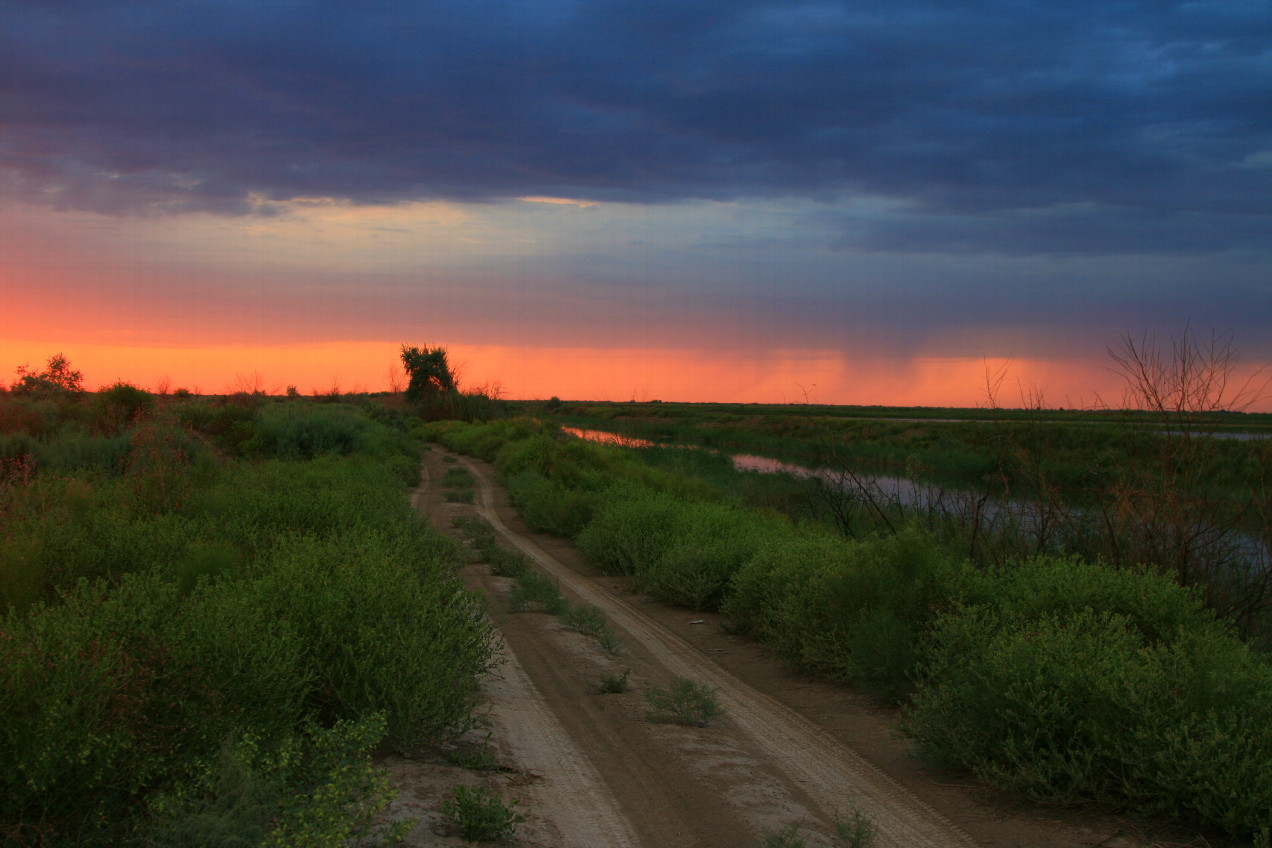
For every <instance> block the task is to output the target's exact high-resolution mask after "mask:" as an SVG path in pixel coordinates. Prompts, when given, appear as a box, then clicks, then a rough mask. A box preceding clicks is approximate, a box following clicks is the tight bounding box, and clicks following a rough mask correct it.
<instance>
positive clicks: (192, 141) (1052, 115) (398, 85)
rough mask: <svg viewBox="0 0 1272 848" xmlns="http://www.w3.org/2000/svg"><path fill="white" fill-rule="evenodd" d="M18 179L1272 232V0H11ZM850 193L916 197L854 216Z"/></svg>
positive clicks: (93, 203)
mask: <svg viewBox="0 0 1272 848" xmlns="http://www.w3.org/2000/svg"><path fill="white" fill-rule="evenodd" d="M0 18H2V19H3V20H4V21H5V25H4V26H3V27H2V28H0V191H4V192H6V193H8V194H9V195H10V196H11V197H16V198H20V199H22V200H24V201H27V202H37V203H41V204H48V205H52V206H54V207H57V208H69V209H81V210H92V211H97V212H107V213H111V214H129V215H134V214H135V215H156V214H173V213H180V212H189V211H213V212H218V213H224V214H231V215H245V214H253V215H262V214H269V213H270V212H271V211H272V210H275V209H276V208H277V206H276V205H277V204H282V203H286V202H288V201H292V200H295V199H297V198H336V199H341V200H348V201H352V202H354V203H368V204H370V203H375V204H383V203H395V202H401V201H422V200H431V199H442V200H451V201H479V202H484V201H499V200H503V199H507V198H513V197H521V196H548V197H566V198H575V199H583V200H601V201H625V202H633V203H641V204H665V203H676V202H681V201H692V200H736V199H755V198H779V197H783V198H789V197H798V198H806V199H813V200H820V201H825V202H826V203H827V209H826V216H827V220H826V222H824V225H825V226H829V227H831V228H832V229H833V230H834V231H835V235H834V236H833V237H832V242H833V243H834V244H836V245H837V246H839V247H841V248H843V249H850V250H855V251H913V250H916V249H920V250H929V251H936V252H955V253H957V252H966V251H973V252H986V251H988V252H998V253H1005V254H1009V255H1034V254H1064V255H1074V254H1085V255H1101V254H1112V253H1155V252H1165V253H1206V252H1214V251H1224V250H1264V249H1266V246H1267V245H1268V244H1269V243H1272V108H1269V104H1272V51H1270V50H1269V46H1268V45H1269V44H1272V15H1269V14H1268V10H1267V5H1266V2H1265V0H1225V1H1224V2H1164V0H1144V2H1134V1H1133V0H1132V1H1131V2H1120V3H1108V2H1106V0H1099V2H1095V0H1071V2H1065V3H1056V2H1032V3H1030V2H1026V3H1019V2H1012V3H1008V2H1003V0H976V2H970V3H957V4H955V3H940V2H918V0H897V2H892V3H888V4H878V3H866V2H821V3H815V2H808V3H789V2H786V3H784V2H749V1H748V0H734V1H733V2H720V0H705V2H698V1H697V0H639V2H637V0H622V1H621V2H620V0H607V1H605V2H598V0H592V1H591V2H588V1H587V0H576V1H575V2H571V0H538V2H530V1H529V0H467V2H464V3H419V2H359V3H347V2H334V0H333V2H227V0H217V2H188V3H172V2H168V0H155V2H128V3H123V2H90V0H64V1H63V0H59V1H58V2H51V1H50V0H39V2H15V1H14V0H7V2H0ZM846 197H855V198H876V199H879V200H880V201H882V202H886V204H888V205H889V210H890V211H889V212H888V213H887V214H881V215H872V216H859V215H846V216H845V215H844V214H843V212H842V209H840V207H839V206H837V205H836V203H837V202H838V201H840V200H842V199H843V198H846Z"/></svg>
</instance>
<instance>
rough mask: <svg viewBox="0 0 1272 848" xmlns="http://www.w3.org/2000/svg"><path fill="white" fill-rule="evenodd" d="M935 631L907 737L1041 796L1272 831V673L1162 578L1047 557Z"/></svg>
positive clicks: (1007, 576) (996, 584) (985, 591)
mask: <svg viewBox="0 0 1272 848" xmlns="http://www.w3.org/2000/svg"><path fill="white" fill-rule="evenodd" d="M967 597H968V600H967V603H965V604H963V605H960V606H959V607H957V608H955V609H953V610H951V611H949V612H948V613H947V614H946V615H944V616H943V617H942V618H941V619H940V620H939V621H937V622H936V624H935V626H934V627H933V630H932V636H931V639H930V641H929V643H928V645H929V647H928V649H927V651H926V653H925V657H924V661H923V665H922V671H921V682H920V685H919V688H918V691H917V693H916V694H915V697H914V700H913V701H912V703H911V704H910V706H909V710H908V719H907V730H908V732H909V733H910V734H911V735H912V736H913V737H914V738H915V739H916V741H917V742H918V745H919V747H920V750H922V751H924V752H926V753H928V754H929V755H931V756H933V757H936V758H939V759H941V760H945V761H948V762H951V763H954V764H956V765H960V766H964V767H967V768H970V769H971V770H973V771H975V772H976V773H977V774H978V775H979V776H981V777H982V778H983V779H985V780H986V781H988V782H990V783H992V784H994V785H996V786H999V787H1002V788H1004V789H1007V790H1010V791H1013V792H1017V793H1021V794H1024V795H1026V796H1028V797H1030V798H1034V799H1038V800H1044V801H1050V802H1058V803H1067V804H1072V803H1081V802H1095V803H1100V804H1113V805H1116V806H1118V807H1120V808H1124V809H1130V810H1134V811H1137V812H1140V813H1143V814H1145V815H1151V816H1166V817H1170V818H1174V819H1182V820H1186V821H1192V822H1196V823H1199V824H1203V825H1207V826H1219V827H1222V828H1223V829H1225V830H1226V831H1228V832H1229V833H1231V834H1233V835H1239V834H1250V833H1255V832H1257V831H1258V830H1259V829H1260V828H1266V827H1272V782H1269V781H1268V779H1267V774H1268V765H1269V763H1272V664H1269V663H1268V661H1267V658H1266V657H1265V656H1259V655H1255V654H1253V653H1251V652H1250V651H1249V650H1248V649H1247V648H1246V647H1245V646H1244V645H1243V644H1241V643H1240V642H1239V641H1238V640H1236V639H1235V638H1233V636H1232V634H1231V633H1230V632H1229V631H1228V630H1227V629H1226V628H1225V627H1224V626H1222V625H1221V624H1220V623H1219V622H1217V621H1216V620H1215V619H1214V617H1213V616H1212V615H1211V614H1210V613H1209V612H1207V611H1205V610H1203V608H1202V606H1201V603H1200V601H1199V600H1198V599H1197V598H1196V597H1195V596H1194V595H1193V594H1191V593H1189V592H1186V591H1184V590H1182V589H1180V588H1179V587H1178V586H1176V585H1175V584H1174V583H1172V582H1170V581H1169V580H1168V579H1166V578H1164V577H1160V576H1158V575H1154V574H1149V573H1146V572H1135V571H1113V570H1110V569H1107V568H1104V567H1101V566H1099V565H1094V564H1090V563H1082V562H1076V561H1072V560H1065V559H1055V558H1047V557H1040V558H1037V559H1034V560H1031V561H1028V562H1025V563H1019V564H1016V565H1013V566H1011V567H1006V568H999V569H995V570H992V571H990V572H987V573H984V574H978V575H976V577H975V578H974V579H973V580H972V585H971V587H970V588H969V591H968V596H967Z"/></svg>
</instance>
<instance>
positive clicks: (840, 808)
mask: <svg viewBox="0 0 1272 848" xmlns="http://www.w3.org/2000/svg"><path fill="white" fill-rule="evenodd" d="M454 464H459V465H461V466H462V467H464V468H466V469H467V470H468V471H470V472H471V473H472V475H473V477H474V480H475V482H476V486H475V495H476V497H475V503H474V504H472V505H461V504H450V503H447V502H446V501H445V499H444V497H443V496H442V492H441V489H440V486H439V485H438V481H439V480H440V479H441V476H442V474H443V473H444V471H445V469H446V468H447V467H451V465H454ZM415 502H416V505H417V507H418V508H419V509H420V510H421V512H422V513H424V514H425V515H427V516H428V518H429V520H430V521H431V522H432V523H434V524H435V526H437V527H438V528H439V529H442V530H444V531H447V532H453V527H452V518H453V517H455V516H456V515H472V514H479V515H480V516H482V517H483V518H485V519H486V520H487V521H488V522H489V523H490V524H491V525H492V526H493V527H494V528H495V530H496V531H497V533H498V534H499V535H500V537H501V542H502V544H504V545H505V546H507V547H510V548H515V549H517V550H519V551H521V552H522V553H524V554H525V555H526V556H528V557H529V558H531V559H532V560H533V561H534V563H535V565H536V567H537V568H539V569H540V570H541V571H543V572H544V573H546V574H548V575H550V576H551V577H553V578H554V579H555V580H557V581H558V583H559V585H560V587H561V590H562V593H563V594H564V595H565V596H566V597H567V598H569V599H570V600H571V602H573V603H585V604H590V605H592V606H594V607H597V608H598V609H600V610H601V611H603V612H604V613H605V615H606V617H607V619H608V622H609V626H610V628H611V629H612V631H613V632H614V633H615V634H616V635H617V636H618V638H619V640H620V642H621V645H620V647H619V648H618V649H617V650H605V649H603V648H602V647H601V646H600V645H598V644H597V641H596V640H595V639H594V638H591V637H586V636H583V635H581V634H579V633H575V632H572V631H570V630H567V629H566V628H565V627H564V626H563V625H562V624H561V623H560V622H559V621H558V620H557V619H556V618H554V617H552V616H549V615H546V614H542V613H529V612H523V613H511V612H509V608H508V605H507V600H506V599H507V595H508V589H509V583H510V581H508V580H506V579H504V578H498V577H493V576H491V575H490V574H489V571H488V569H487V568H486V567H485V566H481V565H475V566H471V567H470V568H469V569H467V572H466V575H465V576H466V579H467V580H468V581H469V583H470V585H473V586H476V587H480V588H481V589H482V590H483V591H484V592H485V593H486V595H487V597H488V598H489V599H490V602H491V611H492V616H494V617H495V619H496V621H497V622H498V624H499V626H500V628H501V630H502V632H503V635H504V643H505V644H504V649H503V663H502V665H501V667H500V669H499V671H498V672H497V673H496V674H495V675H493V676H492V677H491V678H490V679H489V680H487V681H486V682H485V683H484V684H483V686H482V695H483V698H484V700H485V702H486V703H487V704H488V707H487V710H486V712H485V714H484V716H483V718H482V720H481V722H480V723H479V725H478V727H477V728H476V729H475V730H474V731H473V732H472V733H470V734H469V736H468V739H467V742H466V745H465V746H463V747H461V748H460V749H459V750H458V751H457V752H456V754H457V756H452V757H451V760H450V761H449V762H442V761H439V760H438V759H437V758H434V759H432V760H428V759H424V760H416V759H412V760H406V759H401V758H390V759H389V760H388V761H387V765H388V766H389V768H390V772H391V775H392V777H393V779H394V780H395V781H396V782H397V783H399V785H401V786H402V792H401V795H400V796H399V800H398V801H397V802H396V803H395V806H394V810H393V814H394V815H395V816H401V817H412V818H415V819H417V820H418V821H419V822H420V824H419V826H418V827H416V828H415V830H414V831H413V832H412V834H411V835H410V837H409V838H408V844H410V845H416V846H436V845H451V844H462V840H460V839H459V838H458V836H457V835H456V834H453V833H450V832H449V830H448V828H447V826H446V825H445V822H444V819H443V817H442V816H441V815H440V813H439V806H440V800H441V799H442V798H444V797H447V796H448V795H449V794H450V792H451V789H452V787H453V786H455V785H458V784H461V783H462V784H466V785H469V786H482V787H485V788H487V789H490V790H491V791H494V792H496V793H497V794H499V795H500V796H501V797H504V798H506V799H510V798H516V799H517V800H518V802H519V803H518V806H517V809H518V810H520V811H522V812H523V813H524V815H525V816H526V821H525V822H524V823H523V824H521V825H520V827H519V828H518V830H517V832H516V836H515V839H514V841H515V843H516V844H519V845H527V846H571V848H573V847H574V846H578V848H597V847H598V846H633V848H634V847H635V846H642V848H671V847H672V846H677V847H678V846H686V848H690V847H691V846H760V845H763V844H765V840H766V839H768V840H774V839H776V838H777V836H776V835H777V834H779V833H780V832H782V831H783V829H787V833H788V835H789V836H790V837H791V838H792V841H788V842H778V843H776V844H779V845H794V844H797V842H796V841H794V840H795V839H800V840H803V842H802V843H798V844H804V845H807V846H809V848H814V846H837V845H844V844H846V843H845V842H843V841H841V840H840V839H839V838H838V836H837V824H838V823H841V822H847V821H848V820H850V819H851V818H852V816H853V815H854V813H855V812H859V813H860V814H861V815H863V816H864V817H865V818H867V819H868V820H869V821H870V822H872V823H873V825H874V826H875V828H876V829H877V838H876V840H875V842H874V844H875V845H877V846H880V847H881V848H892V846H897V847H898V848H954V846H973V845H980V846H984V848H1007V846H1026V845H1028V846H1040V848H1062V846H1063V848H1076V846H1080V845H1088V846H1093V845H1105V846H1113V848H1117V846H1119V845H1120V846H1131V845H1135V844H1137V843H1136V842H1134V841H1132V840H1130V839H1128V838H1127V837H1125V836H1123V835H1121V834H1120V833H1119V832H1118V831H1117V829H1116V826H1115V824H1113V823H1109V822H1098V823H1094V824H1093V823H1092V822H1086V823H1082V824H1081V825H1078V824H1074V823H1072V822H1066V823H1063V824H1062V823H1060V822H1056V821H1051V820H1049V819H1047V818H1045V817H1040V816H1037V815H1031V814H1029V813H1027V812H1022V811H1019V810H1015V811H1005V810H1000V809H994V808H991V807H988V806H986V805H985V804H984V803H981V801H980V799H979V796H978V795H977V794H976V791H975V789H974V788H972V787H969V786H966V785H963V784H960V783H957V782H955V783H945V784H942V783H939V782H937V781H936V780H934V779H933V778H932V776H930V775H928V774H926V773H924V772H923V771H921V770H920V768H919V767H918V766H917V765H916V764H915V763H914V762H912V761H911V760H910V759H909V758H908V757H907V756H906V754H905V748H904V745H903V744H902V743H901V742H899V741H898V740H897V739H896V738H895V737H894V735H893V734H892V733H891V732H890V730H889V727H890V723H891V720H892V716H891V715H890V714H889V713H888V712H887V711H886V710H881V709H879V708H877V707H874V706H872V705H870V704H869V703H868V702H865V701H864V700H862V699H860V698H858V697H856V696H854V695H852V693H850V692H847V691H845V690H843V689H842V688H839V687H833V686H829V685H826V684H822V683H818V682H814V681H809V680H805V679H802V678H800V677H799V676H798V675H795V674H793V673H791V672H789V671H787V670H785V669H783V668H782V667H781V666H780V665H779V664H778V663H776V662H774V660H773V659H772V658H770V657H768V656H767V655H766V654H765V652H764V651H762V650H761V649H759V648H758V647H756V646H754V645H751V644H748V643H746V642H744V641H743V640H740V639H738V638H736V637H734V636H732V635H730V634H729V633H728V632H727V631H726V630H725V629H724V627H723V622H722V621H721V620H719V618H718V617H714V616H707V615H702V614H698V613H690V612H688V611H685V610H679V609H675V608H670V607H666V606H663V605H661V604H656V603H653V602H650V601H649V600H648V599H645V598H643V597H641V596H639V595H634V594H631V593H630V592H628V591H627V590H626V589H625V587H624V586H623V584H622V582H621V581H619V580H616V579H614V578H605V577H601V576H598V575H597V574H595V573H594V572H593V571H592V570H591V569H590V568H589V567H588V566H587V565H586V564H585V563H584V562H583V561H582V560H581V559H580V557H579V556H578V554H577V552H575V551H574V549H573V547H572V546H571V545H569V544H568V543H565V542H562V541H560V540H557V539H552V538H549V537H544V536H539V535H534V534H531V533H529V532H528V531H526V530H525V528H524V526H523V525H522V524H521V522H520V521H519V519H518V518H517V517H516V515H515V513H514V512H513V511H512V510H511V508H510V507H509V506H508V504H507V501H506V498H505V497H504V495H503V493H502V491H501V490H500V489H499V488H498V487H497V486H496V485H495V483H494V475H493V471H492V469H491V468H490V466H489V465H487V464H485V463H480V462H475V461H472V460H469V459H467V458H464V457H451V458H446V457H444V455H443V454H442V452H441V451H438V450H434V451H432V452H430V454H429V455H428V457H427V459H426V462H425V466H424V476H423V479H422V481H421V484H420V487H419V489H418V490H417V491H416V493H415ZM624 672H626V673H627V683H628V686H627V689H626V691H624V692H622V693H616V694H601V692H600V688H599V683H600V681H602V680H603V679H605V678H617V677H618V676H621V675H623V674H624ZM678 676H682V677H688V678H691V679H693V680H695V681H698V682H700V683H703V684H706V685H708V686H710V687H713V688H714V689H716V690H717V691H718V698H719V702H720V705H721V706H722V707H723V708H724V714H723V717H722V718H720V719H717V720H716V721H714V722H713V723H712V724H710V725H709V726H707V727H702V728H695V727H682V726H679V725H675V724H666V723H656V722H653V721H650V720H649V719H648V718H647V717H646V710H647V706H646V702H645V699H644V697H643V695H644V693H645V692H647V691H648V690H649V689H650V687H654V686H665V685H666V684H668V682H669V681H670V680H671V679H672V678H673V677H678ZM474 763H476V764H477V765H478V767H477V768H474V767H473V765H474ZM465 766H468V767H465ZM795 828H798V832H797V835H796V831H795ZM769 844H773V843H772V842H770V843H769Z"/></svg>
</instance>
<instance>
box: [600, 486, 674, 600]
mask: <svg viewBox="0 0 1272 848" xmlns="http://www.w3.org/2000/svg"><path fill="white" fill-rule="evenodd" d="M683 509H684V505H683V504H682V503H680V502H678V501H677V500H676V499H675V498H674V497H671V496H670V495H666V494H663V493H661V492H656V491H654V490H652V489H649V488H647V487H645V486H641V485H638V484H632V483H620V484H616V485H614V486H613V487H611V488H610V489H608V490H607V491H606V492H605V493H604V495H603V497H602V500H601V502H600V503H599V505H598V506H597V510H596V514H595V515H594V516H593V518H592V521H591V522H590V523H589V524H588V525H587V526H586V527H584V528H583V530H582V532H580V533H579V534H578V536H577V538H576V539H575V541H576V543H577V544H578V547H579V551H581V552H582V554H583V555H584V556H585V557H587V559H588V560H589V561H590V562H591V563H592V564H594V565H595V566H596V567H597V568H599V569H600V570H601V571H603V572H605V573H606V574H613V575H619V576H623V577H640V576H642V575H643V574H644V573H645V572H646V571H647V570H648V569H649V568H650V567H651V566H653V565H654V563H656V562H657V561H658V560H659V559H660V558H661V557H662V556H663V554H664V553H666V551H667V549H668V548H669V547H670V545H671V543H672V540H673V539H674V538H676V536H677V535H678V533H679V530H680V523H681V517H682V513H683Z"/></svg>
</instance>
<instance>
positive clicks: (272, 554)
mask: <svg viewBox="0 0 1272 848" xmlns="http://www.w3.org/2000/svg"><path fill="white" fill-rule="evenodd" d="M297 409H299V407H297ZM302 411H303V410H302ZM287 414H288V415H289V416H290V415H295V414H298V413H297V412H289V413H287ZM324 415H325V413H319V414H318V415H317V416H316V418H318V419H321V418H323V416H324ZM176 420H179V418H178V417H174V418H171V419H165V421H164V422H163V426H164V427H168V428H173V426H174V425H173V424H172V422H173V421H176ZM236 420H238V419H236ZM244 420H246V419H244ZM148 426H150V425H149V424H146V423H143V424H140V425H138V427H137V428H134V430H132V431H131V432H130V434H129V438H130V452H129V457H128V463H127V466H126V470H125V471H124V473H123V474H122V475H120V476H111V475H110V474H108V473H104V472H103V471H101V470H98V471H94V472H91V473H87V474H84V475H83V476H78V477H73V478H54V477H52V476H43V475H41V474H39V473H38V472H37V473H36V475H35V476H34V477H32V478H31V479H29V480H23V481H19V482H18V483H17V484H12V483H6V485H7V486H8V487H9V488H7V489H6V491H5V493H4V494H5V498H6V500H5V501H4V503H3V504H0V507H3V511H2V512H0V521H3V522H4V524H3V527H0V530H2V531H3V533H4V545H3V547H2V548H0V551H2V554H0V555H2V556H3V559H4V563H3V564H4V565H5V566H6V568H5V569H4V572H3V574H4V580H3V581H0V589H3V591H4V600H5V601H7V602H8V612H7V614H6V615H5V617H4V618H3V619H2V620H0V713H2V714H3V715H4V717H5V721H4V722H3V724H2V725H0V839H2V840H3V841H4V842H5V844H15V845H35V844H82V845H90V846H91V845H115V844H121V843H126V842H132V841H148V842H150V843H153V844H158V845H181V844H199V845H215V844H221V845H245V844H247V845H279V846H281V845H299V844H303V845H331V846H342V845H345V844H347V843H348V840H349V838H350V837H351V836H353V835H355V834H356V833H361V832H363V829H364V828H365V827H366V825H367V821H368V816H369V815H371V813H373V812H374V811H375V810H377V809H379V808H380V807H382V805H383V803H384V802H385V801H386V800H387V798H388V797H389V791H388V788H387V785H386V784H385V782H384V780H383V776H382V775H380V774H379V772H377V771H376V770H375V769H373V768H372V767H371V766H370V759H369V758H370V754H371V752H372V750H374V749H376V748H377V747H379V746H381V745H384V744H386V743H388V744H391V745H394V746H396V747H401V748H405V747H413V746H416V745H419V744H422V743H427V742H429V741H432V740H434V739H437V738H440V737H444V736H446V735H448V734H450V733H452V732H455V731H457V730H460V729H462V728H463V727H464V726H465V724H466V723H467V721H468V717H469V711H470V707H471V698H472V696H473V692H474V688H473V680H474V678H475V676H477V675H478V674H480V673H482V672H483V671H485V670H486V669H487V668H488V666H489V663H490V661H491V659H490V657H491V642H492V639H493V638H494V634H493V630H492V628H491V626H490V624H489V623H488V622H487V621H486V620H485V618H484V616H483V615H482V610H481V606H480V602H479V599H478V597H477V596H475V595H474V594H472V593H469V592H468V591H466V590H465V589H464V588H463V586H462V583H461V582H460V580H459V578H458V576H457V572H456V568H457V558H456V551H455V548H454V545H453V544H452V543H451V542H449V541H447V540H445V539H444V538H443V537H441V536H440V535H438V534H436V533H433V532H431V531H429V530H428V529H427V527H426V526H425V525H424V524H423V523H422V522H421V521H420V520H419V518H418V517H417V516H416V515H415V514H414V512H413V510H412V509H411V507H410V505H409V504H408V502H407V499H406V498H405V496H404V495H405V492H404V487H403V480H402V476H401V474H400V466H402V465H403V463H404V462H405V463H410V462H414V460H413V459H411V457H410V454H409V453H407V452H406V451H409V450H410V448H409V446H406V445H404V444H403V443H402V442H401V441H400V440H399V439H398V438H397V436H395V435H394V434H392V433H386V432H383V431H382V430H380V429H377V427H378V426H379V425H375V426H370V425H368V428H367V429H366V433H367V434H368V439H367V440H366V442H365V444H364V446H363V447H364V452H363V453H360V454H351V455H348V456H334V455H330V454H328V455H324V456H321V457H319V458H317V459H314V460H312V461H308V462H299V461H282V460H279V459H270V460H264V461H259V462H255V463H248V462H241V461H232V462H230V463H229V464H227V465H225V466H224V467H221V466H220V465H219V463H217V462H216V460H215V459H213V458H211V455H210V454H206V453H201V452H199V451H200V449H199V448H198V443H197V442H196V441H195V440H193V439H191V440H190V441H189V442H188V443H185V442H179V441H178V442H171V441H170V440H167V438H166V436H163V435H162V434H163V432H164V431H163V430H162V429H160V430H159V431H157V432H158V433H159V436H157V437H156V436H153V435H148V434H147V433H146V431H145V428H146V427H148ZM358 426H361V425H358ZM175 429H176V430H177V431H179V432H180V427H179V426H177V427H176V428H175ZM302 429H303V428H302ZM179 432H178V435H179ZM257 435H259V434H257V433H249V434H248V435H247V436H246V437H245V439H244V440H243V442H242V443H243V444H249V443H251V442H252V441H253V440H254V439H256V437H257ZM172 444H178V445H179V444H187V446H192V447H190V450H193V451H195V453H194V455H193V456H192V455H191V454H190V451H189V450H186V449H185V448H183V449H182V450H181V451H177V452H173V451H170V450H169V447H170V446H171V445H172ZM174 495H179V497H174ZM9 566H14V568H9ZM15 575H17V576H15Z"/></svg>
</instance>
